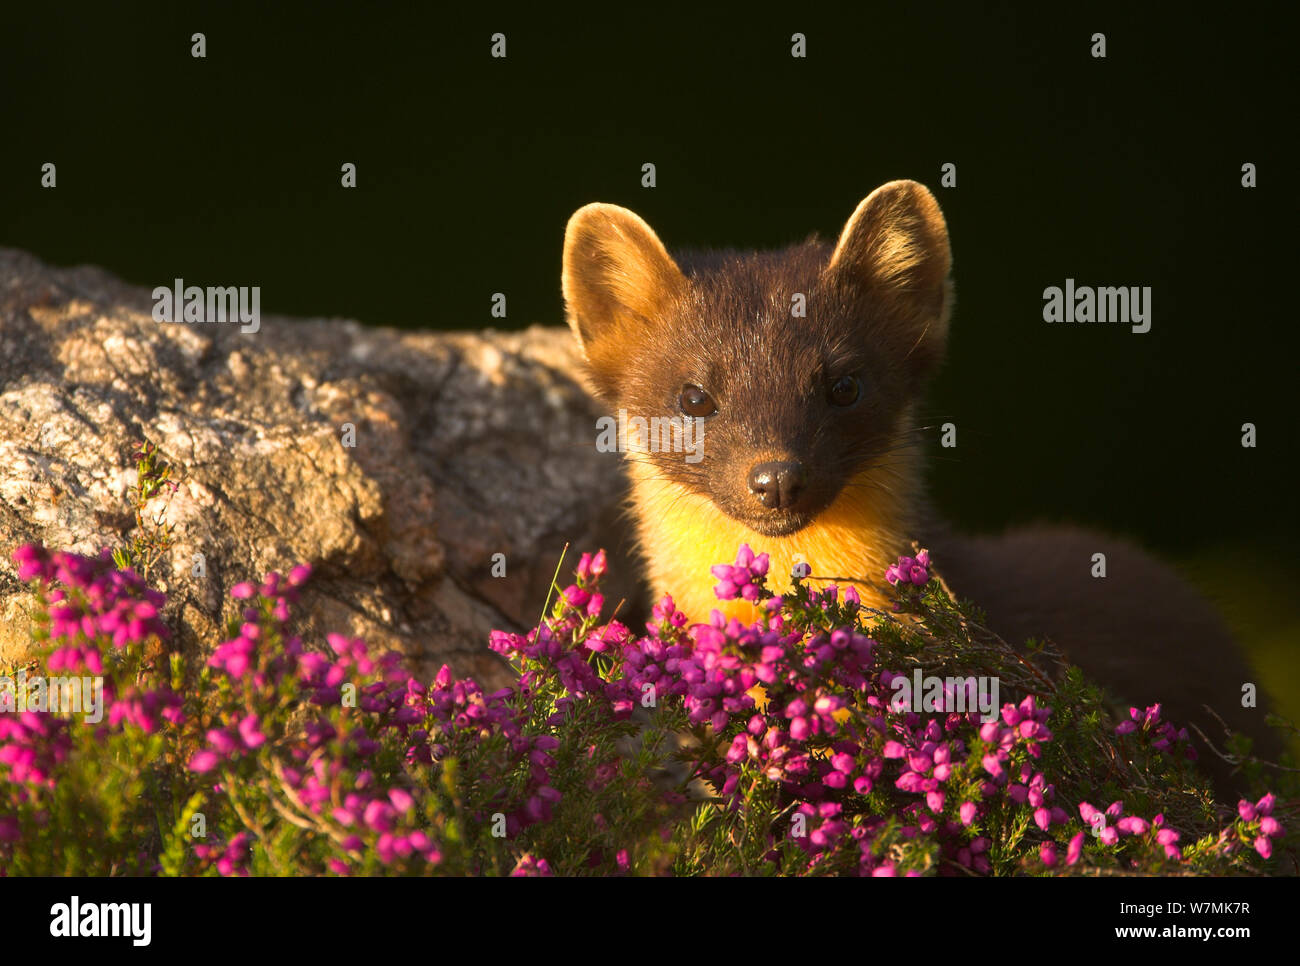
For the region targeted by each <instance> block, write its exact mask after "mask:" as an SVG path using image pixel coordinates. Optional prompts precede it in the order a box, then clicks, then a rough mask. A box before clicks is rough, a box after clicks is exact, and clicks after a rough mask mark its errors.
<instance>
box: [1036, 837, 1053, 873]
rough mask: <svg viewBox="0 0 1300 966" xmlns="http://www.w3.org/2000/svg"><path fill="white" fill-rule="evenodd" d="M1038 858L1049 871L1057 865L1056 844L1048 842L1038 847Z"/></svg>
mask: <svg viewBox="0 0 1300 966" xmlns="http://www.w3.org/2000/svg"><path fill="white" fill-rule="evenodd" d="M1038 857H1039V858H1040V859H1041V860H1042V862H1043V865H1045V866H1047V867H1048V868H1049V869H1050V868H1052V866H1054V865H1056V843H1055V842H1052V841H1047V842H1044V843H1043V844H1042V845H1040V846H1039V847H1038Z"/></svg>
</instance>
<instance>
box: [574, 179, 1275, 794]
mask: <svg viewBox="0 0 1300 966" xmlns="http://www.w3.org/2000/svg"><path fill="white" fill-rule="evenodd" d="M950 269H951V255H950V251H949V243H948V231H947V226H946V224H945V222H944V218H943V215H942V213H941V212H940V209H939V205H938V203H937V202H936V201H935V199H934V197H933V195H932V194H931V193H930V192H929V191H928V190H927V189H926V188H924V187H923V186H921V185H919V184H917V183H915V182H910V181H895V182H891V183H889V184H886V185H883V186H882V187H880V188H879V189H877V190H876V191H874V192H873V193H872V194H871V195H869V196H868V197H867V198H866V199H864V200H863V201H862V202H861V204H859V205H858V207H857V209H856V210H855V211H854V213H853V215H852V217H851V218H850V219H849V221H848V223H847V224H846V225H845V227H844V230H843V231H842V233H841V234H840V237H839V239H838V241H837V243H836V244H835V245H834V246H830V245H826V244H823V243H820V242H817V241H816V240H810V241H808V242H805V243H803V244H801V245H797V246H794V247H792V248H789V249H786V250H784V251H779V252H757V253H738V252H713V253H697V254H686V253H682V254H679V256H678V257H677V258H676V259H674V258H673V257H672V256H670V255H669V254H668V252H667V250H666V249H665V248H664V246H663V244H662V243H661V242H660V241H659V238H658V237H657V236H656V235H655V233H654V231H653V230H651V229H650V227H649V226H648V225H647V224H646V223H645V222H644V221H642V220H641V219H640V218H639V217H638V216H637V215H635V214H633V213H632V212H630V211H627V210H626V209H623V208H618V207H615V206H612V205H601V204H594V205H587V206H586V207H584V208H582V209H580V210H579V211H578V212H576V213H575V214H574V216H573V217H572V218H571V219H570V221H569V225H568V230H567V234H566V238H565V247H564V270H563V287H564V295H565V300H566V304H567V308H568V315H569V322H570V325H571V326H572V328H573V330H574V332H575V334H576V335H577V338H578V340H579V342H580V344H581V346H582V349H583V353H584V356H585V358H586V360H587V363H588V375H589V378H590V381H591V383H592V387H593V389H594V391H595V392H596V393H597V395H598V396H599V397H600V398H601V399H602V400H603V401H604V403H605V404H606V405H607V406H608V407H609V408H610V410H611V411H612V412H616V413H617V412H620V411H624V412H625V413H626V414H627V415H628V416H629V417H634V416H640V417H642V418H645V419H647V420H648V419H650V418H652V417H659V418H661V419H670V418H671V419H679V420H683V421H684V420H687V419H689V420H695V421H696V422H695V423H694V425H695V426H699V427H702V428H703V432H702V446H701V447H700V450H699V453H698V454H697V455H696V457H695V458H694V459H686V458H684V456H683V453H682V452H681V451H680V449H678V450H677V451H674V450H673V449H672V448H670V447H664V446H660V447H656V446H655V445H654V442H655V441H656V440H655V438H654V437H653V436H652V435H650V434H644V435H641V436H637V435H636V434H632V435H631V436H630V441H631V444H632V445H630V446H629V451H628V453H627V456H628V459H627V466H628V471H629V476H630V482H631V501H630V506H631V512H632V514H633V516H634V518H635V521H636V527H637V533H638V538H639V547H640V551H641V553H642V554H643V556H644V558H645V561H646V566H647V568H648V571H649V573H648V576H649V580H650V583H651V586H652V589H653V591H654V593H655V595H656V597H657V596H659V595H662V594H664V593H671V594H672V595H673V597H674V599H675V601H676V602H677V605H678V607H679V608H681V609H682V610H683V611H685V612H686V614H687V615H688V616H689V617H690V618H691V619H692V620H707V618H708V615H709V613H710V611H711V610H712V609H713V608H715V607H716V608H719V609H721V610H723V611H724V612H725V613H728V614H729V615H735V616H738V617H741V618H742V619H748V618H752V617H754V616H755V615H756V611H755V610H754V609H753V608H752V606H751V605H748V604H746V603H745V602H743V601H733V602H727V603H725V604H724V603H723V602H720V601H719V600H717V598H716V597H715V595H714V594H713V583H714V580H713V578H712V577H711V576H710V575H709V568H710V567H711V566H712V565H713V564H717V563H722V562H728V561H730V560H732V559H733V558H734V556H735V553H736V549H737V547H738V546H739V545H740V544H742V543H748V544H749V545H750V546H751V547H753V548H754V550H755V552H759V551H766V552H767V553H769V554H770V555H771V558H772V560H771V569H770V575H771V576H770V578H769V586H771V587H772V589H773V590H775V591H777V592H781V591H783V590H785V589H787V587H788V585H789V575H790V573H791V571H792V569H793V568H794V565H795V564H796V563H797V562H800V561H805V562H807V563H808V564H809V565H810V566H811V568H812V571H813V574H814V577H815V576H816V575H824V576H838V577H852V578H857V579H858V580H865V581H866V583H859V584H856V586H857V588H858V590H859V592H860V593H861V595H862V597H863V602H864V603H865V604H866V605H868V606H882V605H885V604H886V601H887V594H886V589H887V588H886V587H885V586H884V585H883V581H882V579H881V575H882V574H883V572H884V570H885V568H886V567H887V566H888V565H889V564H890V563H892V562H893V561H894V560H895V559H896V558H897V556H898V555H899V554H902V553H908V552H909V551H910V547H911V541H912V540H914V539H919V540H920V541H921V542H922V543H923V544H924V545H926V546H928V547H929V549H930V550H931V552H932V554H933V556H934V560H935V562H936V564H937V565H938V568H939V570H940V571H941V572H942V573H944V574H945V576H946V577H947V578H948V580H949V583H950V585H951V586H952V587H953V589H954V590H955V591H956V592H957V593H958V594H960V595H961V596H964V597H969V598H971V599H973V600H975V601H976V603H977V604H979V605H980V606H982V607H983V608H984V609H985V611H986V613H987V614H988V617H989V621H990V623H991V625H992V626H993V628H994V629H995V630H997V631H999V632H1000V633H1001V634H1002V635H1003V636H1004V637H1007V638H1008V639H1009V640H1011V641H1012V642H1013V643H1022V642H1023V641H1024V640H1025V639H1026V638H1028V637H1031V636H1033V637H1040V638H1041V637H1050V638H1051V639H1052V640H1054V641H1055V642H1056V643H1058V644H1059V645H1060V646H1061V647H1062V648H1063V649H1064V650H1065V651H1066V653H1067V655H1068V656H1069V657H1070V659H1071V660H1073V661H1074V662H1075V663H1078V664H1079V665H1080V666H1082V667H1083V668H1084V670H1085V671H1086V672H1088V673H1089V674H1090V675H1092V676H1093V677H1094V678H1095V679H1097V680H1099V681H1100V682H1101V683H1104V684H1107V685H1109V686H1111V687H1112V689H1113V690H1115V691H1116V692H1117V693H1118V694H1119V695H1120V696H1121V697H1123V698H1124V699H1125V700H1127V701H1131V702H1133V703H1135V704H1136V703H1143V702H1145V703H1154V702H1155V701H1164V702H1165V705H1166V708H1167V709H1168V710H1169V712H1171V714H1173V715H1178V716H1180V717H1181V718H1182V719H1183V720H1184V721H1189V720H1190V721H1195V722H1196V723H1198V724H1200V725H1201V726H1202V727H1203V728H1204V729H1205V730H1206V733H1207V734H1221V730H1219V729H1216V728H1215V727H1214V725H1213V722H1212V719H1209V718H1207V716H1206V715H1205V714H1204V712H1203V711H1202V709H1201V707H1200V706H1201V705H1202V704H1204V703H1208V704H1210V705H1211V706H1213V708H1214V709H1215V710H1216V711H1217V712H1218V713H1219V714H1221V715H1222V716H1223V717H1224V719H1225V720H1227V721H1228V722H1229V724H1231V725H1233V726H1234V727H1237V728H1240V729H1241V730H1244V731H1247V732H1248V733H1251V734H1253V735H1256V736H1261V737H1263V738H1264V742H1263V745H1264V746H1267V747H1268V748H1269V749H1273V748H1275V747H1276V745H1275V744H1274V743H1273V742H1272V741H1271V740H1270V739H1269V738H1268V737H1267V733H1266V732H1265V731H1264V729H1263V726H1262V721H1263V711H1262V710H1261V709H1244V708H1242V707H1241V687H1242V684H1243V683H1244V682H1246V681H1249V680H1252V678H1251V676H1250V674H1249V670H1248V667H1247V665H1246V663H1245V662H1244V660H1243V659H1242V657H1241V655H1240V654H1239V652H1238V651H1237V649H1236V647H1235V645H1234V644H1233V642H1232V640H1231V638H1230V636H1229V635H1228V634H1227V632H1226V631H1225V630H1224V628H1223V626H1222V624H1221V622H1220V621H1219V619H1218V617H1217V615H1216V614H1215V613H1214V612H1213V610H1212V609H1211V608H1210V607H1209V606H1208V605H1207V604H1206V603H1205V602H1204V601H1202V600H1200V599H1199V598H1198V597H1197V595H1196V594H1195V593H1194V592H1192V591H1191V590H1190V589H1189V588H1188V587H1186V586H1185V585H1184V584H1183V583H1182V582H1181V581H1180V580H1179V579H1178V578H1177V577H1176V576H1175V575H1174V574H1173V573H1172V572H1171V571H1170V570H1168V568H1165V567H1163V566H1162V565H1160V564H1159V563H1157V562H1156V561H1154V560H1152V559H1151V558H1149V557H1147V556H1145V555H1144V554H1142V553H1141V552H1140V551H1138V550H1136V549H1135V548H1133V547H1132V546H1131V545H1129V544H1127V543H1124V542H1122V541H1116V540H1113V539H1110V538H1108V537H1104V536H1101V535H1098V534H1091V533H1087V532H1085V531H1081V530H1074V529H1069V528H1033V529H1028V530H1024V531H1018V532H1013V533H1012V534H1010V535H1008V536H1007V537H1004V538H976V539H967V538H964V537H961V536H958V535H956V534H954V533H953V532H951V530H950V529H949V528H948V527H947V526H946V525H945V524H944V523H943V522H942V521H941V520H939V518H938V517H937V516H936V515H935V514H934V513H933V511H932V510H931V508H930V505H929V504H928V502H927V501H926V499H925V497H924V493H923V488H922V479H923V473H922V454H921V447H920V443H921V440H920V438H919V433H918V430H917V428H916V425H915V407H916V404H917V401H918V400H919V399H920V396H921V392H922V390H923V388H924V384H925V381H926V379H927V378H928V377H929V376H930V374H931V373H932V372H933V371H934V369H935V368H936V367H937V365H938V364H939V362H940V361H941V360H942V358H943V354H944V348H945V344H946V340H947V333H948V323H949V318H950V315H951V310H952V303H953V295H952V284H951V281H950ZM1095 553H1104V554H1106V555H1107V560H1108V571H1107V574H1108V575H1107V576H1106V577H1105V578H1097V577H1094V576H1093V574H1092V571H1091V566H1092V559H1093V554H1095ZM873 588H874V589H873ZM1204 754H1205V752H1204V751H1203V756H1204ZM1208 764H1209V765H1210V768H1209V770H1210V771H1211V772H1212V773H1213V772H1216V771H1217V772H1219V773H1222V771H1223V770H1222V769H1221V768H1218V767H1217V766H1216V765H1215V762H1213V761H1211V762H1208Z"/></svg>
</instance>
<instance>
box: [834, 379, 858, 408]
mask: <svg viewBox="0 0 1300 966" xmlns="http://www.w3.org/2000/svg"><path fill="white" fill-rule="evenodd" d="M861 395H862V384H861V383H859V382H858V380H857V379H855V378H854V377H853V376H840V377H839V378H838V379H836V380H835V381H834V382H833V383H831V389H830V392H829V393H828V396H829V397H830V401H831V403H832V404H833V405H836V406H852V405H853V404H854V403H855V402H857V401H858V397H859V396H861Z"/></svg>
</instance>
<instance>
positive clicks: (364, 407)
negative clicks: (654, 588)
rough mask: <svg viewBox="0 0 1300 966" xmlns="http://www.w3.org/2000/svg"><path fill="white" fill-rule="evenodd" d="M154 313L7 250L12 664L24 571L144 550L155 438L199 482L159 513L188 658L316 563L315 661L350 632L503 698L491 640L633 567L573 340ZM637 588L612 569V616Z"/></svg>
mask: <svg viewBox="0 0 1300 966" xmlns="http://www.w3.org/2000/svg"><path fill="white" fill-rule="evenodd" d="M152 305H153V302H152V299H151V296H150V292H149V290H148V289H145V288H138V287H134V286H130V285H127V284H124V283H123V282H121V281H119V280H117V279H116V278H114V277H113V276H111V275H110V274H108V273H107V272H104V271H102V270H100V269H96V268H87V267H78V268H71V269H67V268H54V267H50V266H47V265H44V264H43V263H41V262H40V261H39V260H37V259H35V258H33V257H32V256H30V255H27V254H25V253H23V252H20V251H15V250H11V249H0V663H9V662H12V661H14V660H16V659H18V658H19V657H21V654H22V652H23V650H24V649H25V645H26V641H27V630H28V625H27V620H26V615H25V612H24V611H25V608H26V607H27V605H28V602H29V600H30V598H29V595H28V593H27V591H26V589H25V588H24V586H23V585H21V584H19V583H18V581H17V579H16V572H15V568H14V565H13V561H12V560H11V559H10V554H11V553H12V552H13V550H14V548H15V547H17V546H19V545H21V544H23V543H27V542H40V543H43V544H45V545H46V546H48V547H51V548H52V549H63V550H73V551H77V552H80V553H94V552H96V551H98V549H99V548H100V547H103V546H113V547H116V546H121V545H123V544H125V543H126V542H127V537H128V534H129V532H130V531H131V529H132V528H133V526H134V519H133V516H132V512H131V509H130V503H129V499H128V498H129V493H130V491H131V488H132V487H133V486H134V484H135V466H134V463H133V461H132V459H131V454H132V452H133V450H134V449H135V444H136V443H138V442H139V441H141V440H148V441H149V442H151V443H154V444H156V445H157V446H158V448H159V450H160V455H161V456H162V457H163V458H164V459H165V460H167V461H168V462H170V463H171V464H172V465H173V466H174V467H175V469H174V479H175V480H176V481H177V482H178V484H179V487H178V489H177V490H176V492H175V493H174V494H172V495H171V496H170V497H169V498H167V497H156V498H155V499H154V501H152V502H151V505H150V507H149V510H150V511H151V512H154V511H155V510H161V509H162V508H163V505H164V503H165V504H166V509H165V517H164V519H165V520H166V521H167V522H169V523H173V524H175V525H176V530H175V535H174V538H175V546H174V547H173V549H172V551H171V552H170V553H169V555H168V556H167V557H166V558H164V560H163V561H162V562H161V563H160V565H159V568H158V569H157V571H156V572H155V575H154V578H153V583H154V584H155V586H158V587H159V589H161V590H164V591H165V592H166V593H167V594H168V597H169V605H168V606H169V612H168V614H167V617H168V618H169V622H170V623H171V625H172V626H173V627H177V628H178V629H179V630H180V634H179V640H178V642H177V645H176V646H179V647H180V648H181V649H182V650H183V651H190V652H193V653H196V654H201V653H203V652H205V651H206V650H208V649H210V648H211V647H213V646H214V645H215V644H216V643H217V642H218V641H219V640H220V638H221V635H222V629H223V628H224V624H225V617H226V616H228V615H229V614H230V613H232V612H233V610H234V607H233V604H232V602H231V600H230V598H229V596H228V591H229V589H230V587H231V586H233V585H234V584H235V583H237V582H239V581H241V580H248V579H257V578H260V577H261V576H262V575H263V574H265V573H266V572H268V571H272V570H278V571H280V572H281V573H287V572H288V570H289V569H290V568H291V567H292V566H293V565H294V564H296V563H299V562H307V563H311V564H312V565H313V566H314V567H315V568H316V576H315V577H314V579H313V580H312V582H311V584H310V585H309V588H308V590H307V592H306V593H305V594H304V597H303V601H302V603H301V604H300V605H299V607H298V611H297V614H298V617H299V619H300V623H299V625H298V626H299V630H300V633H302V635H303V637H304V639H305V640H306V641H308V643H309V644H310V643H312V642H313V641H316V642H319V643H323V641H324V634H325V633H326V632H327V631H338V632H340V633H346V634H350V635H354V636H358V637H362V638H364V639H365V640H367V641H368V642H370V643H372V644H374V645H377V646H379V647H381V648H393V649H397V650H399V651H401V652H402V653H403V654H404V655H406V657H407V658H408V663H409V665H410V667H411V669H412V670H413V671H414V672H416V673H421V674H425V675H427V674H430V673H433V672H434V671H436V670H437V668H438V667H439V666H441V664H442V663H444V662H446V663H449V664H451V665H452V667H453V669H454V670H455V671H456V672H457V673H460V674H473V675H475V676H477V677H478V678H479V679H480V680H481V681H482V682H483V683H484V684H485V686H486V685H491V686H499V685H500V684H501V683H504V682H505V681H506V680H508V675H509V671H508V668H507V667H506V665H505V664H504V663H503V662H501V661H500V660H499V659H498V658H497V656H496V655H495V654H493V653H492V652H491V651H489V650H488V648H487V637H488V632H489V630H490V629H492V628H494V627H500V628H507V629H515V630H518V629H520V628H522V627H524V626H527V625H530V624H532V623H534V622H536V620H537V619H538V617H539V616H540V613H541V610H542V605H543V602H544V601H545V598H546V591H547V588H548V587H549V584H550V580H551V575H552V573H553V572H554V570H555V567H556V564H557V563H558V561H559V559H560V554H561V550H562V548H563V547H564V545H565V543H566V542H571V543H572V548H571V549H570V551H569V556H568V557H567V558H566V567H565V571H566V572H567V571H569V570H570V569H571V565H572V564H574V563H576V561H577V554H578V553H579V552H580V551H582V550H595V549H596V548H597V547H598V546H601V545H604V546H606V547H607V548H608V549H609V550H610V551H611V558H612V559H613V560H615V561H619V560H622V559H624V553H625V551H624V550H623V549H621V548H623V547H624V546H625V544H626V539H625V536H624V533H623V531H622V529H621V528H620V526H619V524H618V519H619V514H618V512H617V511H618V508H619V506H620V504H621V501H622V497H623V491H622V488H623V477H622V473H621V469H620V466H619V457H618V454H616V453H599V452H597V451H596V449H595V446H594V439H595V419H596V417H597V416H598V415H599V411H598V410H597V408H596V406H595V404H594V403H593V402H592V401H591V398H590V395H589V394H588V392H587V391H586V389H585V388H584V386H583V384H582V379H581V376H580V375H579V372H578V362H579V360H578V358H577V355H576V352H575V347H574V345H573V340H572V337H571V336H570V334H569V331H568V329H566V328H562V327H540V326H534V327H532V328H529V329H527V330H525V331H521V332H494V331H490V330H489V331H484V332H473V333H469V332H467V333H442V334H436V333H419V332H398V331H395V330H389V329H375V328H365V327H363V326H361V325H358V324H357V323H355V322H351V321H346V320H336V319H309V320H297V319H290V318H285V317H280V316H273V315H263V316H262V321H261V327H260V330H259V331H257V332H254V333H248V334H245V333H242V332H241V331H240V327H239V326H238V325H237V324H233V323H212V322H207V323H167V322H157V321H155V320H154V319H153V318H152V316H151V310H152ZM345 424H352V426H354V427H355V446H351V447H349V446H345V445H344V432H345ZM498 553H499V554H504V555H505V566H506V575H505V576H504V577H494V576H493V575H492V564H493V559H494V556H493V555H495V554H498ZM196 554H202V555H203V559H204V561H205V566H206V578H198V577H195V576H194V575H193V574H192V570H193V561H194V560H195V559H196V557H195V555H196ZM631 572H632V571H631V568H630V566H629V565H627V564H623V565H622V566H615V567H613V568H612V575H613V576H616V577H617V576H620V575H621V576H622V577H623V580H624V583H622V584H621V585H620V584H617V583H615V584H612V585H611V586H609V587H608V588H607V596H608V597H609V598H610V599H611V600H613V601H617V600H618V599H619V598H618V595H619V594H620V593H621V594H626V595H628V596H634V595H635V593H636V588H635V585H634V584H632V583H631V582H629V581H628V580H627V575H629V574H630V573H631Z"/></svg>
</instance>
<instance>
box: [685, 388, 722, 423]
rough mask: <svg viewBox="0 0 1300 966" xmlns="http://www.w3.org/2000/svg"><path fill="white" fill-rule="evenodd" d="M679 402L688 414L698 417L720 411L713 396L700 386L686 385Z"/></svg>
mask: <svg viewBox="0 0 1300 966" xmlns="http://www.w3.org/2000/svg"><path fill="white" fill-rule="evenodd" d="M677 403H678V405H680V406H681V407H682V412H684V413H685V414H686V415H687V416H694V417H696V418H703V417H705V416H712V415H713V414H714V413H716V412H717V411H718V406H717V404H716V403H715V402H714V401H713V397H712V396H710V395H709V394H708V393H707V392H705V391H704V390H703V389H701V388H700V387H699V386H690V385H688V386H685V387H684V388H683V389H682V394H681V397H680V398H679V399H678V400H677Z"/></svg>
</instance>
